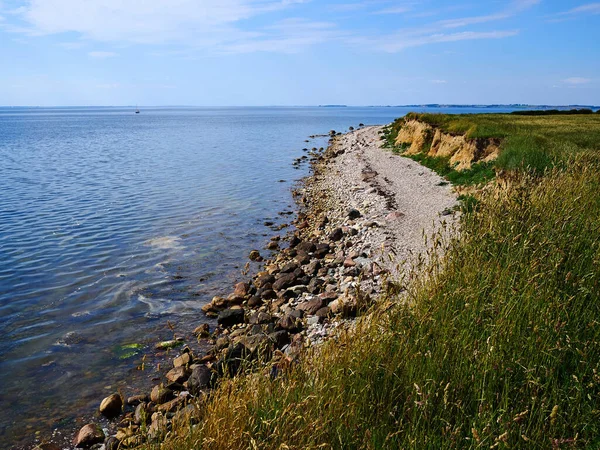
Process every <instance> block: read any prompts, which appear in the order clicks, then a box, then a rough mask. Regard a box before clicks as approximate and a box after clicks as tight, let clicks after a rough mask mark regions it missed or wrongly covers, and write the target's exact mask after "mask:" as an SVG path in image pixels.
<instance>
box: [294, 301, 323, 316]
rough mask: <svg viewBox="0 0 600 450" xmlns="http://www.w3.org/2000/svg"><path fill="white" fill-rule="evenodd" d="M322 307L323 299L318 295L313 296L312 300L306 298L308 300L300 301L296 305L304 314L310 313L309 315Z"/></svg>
mask: <svg viewBox="0 0 600 450" xmlns="http://www.w3.org/2000/svg"><path fill="white" fill-rule="evenodd" d="M322 307H323V299H321V298H319V297H317V298H313V299H312V300H308V301H306V302H303V303H300V304H299V305H298V309H299V310H301V311H304V312H305V313H306V314H310V315H313V314H315V313H316V312H317V311H318V310H319V309H321V308H322Z"/></svg>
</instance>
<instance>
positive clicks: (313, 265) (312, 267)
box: [304, 259, 321, 277]
mask: <svg viewBox="0 0 600 450" xmlns="http://www.w3.org/2000/svg"><path fill="white" fill-rule="evenodd" d="M320 268H321V262H320V261H319V260H318V259H315V260H314V261H312V262H310V263H309V264H308V265H307V266H306V269H305V270H304V272H306V274H307V275H310V276H311V277H314V276H315V275H316V274H317V272H319V269H320Z"/></svg>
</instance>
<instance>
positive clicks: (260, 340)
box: [237, 334, 268, 353]
mask: <svg viewBox="0 0 600 450" xmlns="http://www.w3.org/2000/svg"><path fill="white" fill-rule="evenodd" d="M267 342H268V338H267V336H265V335H264V334H255V335H254V336H242V337H241V338H240V339H239V340H238V341H237V343H238V344H241V345H243V346H244V347H246V348H247V349H248V351H249V352H250V353H252V352H254V351H255V350H257V349H258V348H261V347H264V346H265V344H266V343H267Z"/></svg>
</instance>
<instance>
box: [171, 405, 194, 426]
mask: <svg viewBox="0 0 600 450" xmlns="http://www.w3.org/2000/svg"><path fill="white" fill-rule="evenodd" d="M199 416H200V411H198V408H197V407H196V406H195V405H187V406H186V407H185V408H182V409H180V410H179V411H177V412H176V413H175V416H173V425H174V426H175V427H176V428H184V427H189V426H190V425H193V424H195V423H198V422H199Z"/></svg>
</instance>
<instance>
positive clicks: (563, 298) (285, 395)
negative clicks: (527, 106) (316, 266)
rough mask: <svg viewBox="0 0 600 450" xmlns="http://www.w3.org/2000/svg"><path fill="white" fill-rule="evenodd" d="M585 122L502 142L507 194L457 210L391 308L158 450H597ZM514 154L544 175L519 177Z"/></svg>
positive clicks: (590, 154) (595, 282) (234, 385)
mask: <svg viewBox="0 0 600 450" xmlns="http://www.w3.org/2000/svg"><path fill="white" fill-rule="evenodd" d="M473 117H474V116H473ZM515 117H516V118H517V119H519V120H520V119H521V117H525V118H527V119H530V117H529V116H513V118H515ZM588 118H589V116H587V115H581V116H569V121H571V120H572V122H569V123H570V125H571V126H572V127H573V128H579V127H584V125H583V124H582V123H580V122H579V121H581V122H583V123H585V124H586V125H585V127H587V128H586V131H585V132H581V133H580V135H578V136H577V139H571V137H570V136H571V133H572V130H571V129H564V128H563V127H562V125H555V126H556V127H557V128H556V129H554V128H553V125H551V123H555V124H557V123H561V122H562V118H561V120H560V121H558V122H556V121H555V119H556V116H545V117H542V118H540V117H533V119H534V120H535V127H539V128H540V129H545V130H547V131H548V133H546V134H545V135H544V134H538V133H534V132H532V133H524V134H522V135H521V137H519V135H512V134H509V135H507V137H508V139H507V140H508V141H509V143H510V142H512V144H510V145H514V148H515V149H521V150H520V151H522V152H523V153H518V151H517V150H513V152H514V153H513V154H512V155H511V154H510V153H509V155H508V156H505V158H507V161H505V162H503V164H506V165H507V166H508V167H510V170H511V171H512V173H513V177H512V179H511V182H510V183H509V184H507V185H506V186H502V187H500V186H494V185H492V186H491V187H490V188H488V189H486V190H484V191H482V192H480V193H479V194H478V197H477V199H475V198H472V197H469V196H466V197H465V198H463V214H462V215H461V218H460V230H461V232H460V233H455V234H452V235H451V236H452V237H451V238H447V239H442V238H441V237H439V236H438V237H437V238H436V239H433V246H432V249H431V251H430V255H429V256H430V258H429V259H427V261H428V262H427V263H425V262H423V261H425V259H424V260H422V261H421V263H420V264H418V265H417V266H416V267H415V271H414V272H413V273H412V274H410V276H409V277H408V278H407V279H411V280H412V282H411V283H407V284H406V286H405V287H406V288H407V289H408V290H407V292H406V294H405V296H403V297H399V294H398V289H397V286H398V283H400V281H397V282H396V283H395V284H390V287H389V289H388V290H387V294H386V295H384V296H383V297H382V298H380V299H379V301H378V303H377V305H376V306H375V307H374V309H373V310H371V311H370V312H369V314H367V315H366V316H364V318H363V319H362V320H359V321H358V324H357V327H356V329H355V330H354V331H352V332H347V333H345V334H343V335H341V336H340V337H339V339H337V340H336V341H335V342H333V341H331V342H329V343H327V344H325V345H324V346H323V347H322V348H320V349H318V350H316V351H313V352H312V353H307V354H306V355H305V356H304V359H303V360H302V361H301V362H300V363H299V364H297V365H294V366H292V367H289V368H288V370H287V371H285V372H284V373H283V375H282V376H280V377H278V378H272V377H270V376H268V371H264V372H254V373H252V374H248V375H246V376H242V377H238V378H236V379H234V380H229V381H226V382H224V383H223V384H221V386H220V387H219V388H218V389H217V391H216V392H215V393H214V395H213V396H212V397H211V399H210V400H209V401H208V403H206V404H205V405H204V407H203V409H202V410H203V415H202V420H201V422H200V423H199V424H198V425H197V426H196V427H195V428H194V429H189V428H186V427H180V428H177V429H176V430H174V431H173V432H172V433H171V436H170V438H169V439H168V440H167V441H166V443H164V444H162V446H161V448H162V449H167V450H179V449H189V448H203V449H204V448H206V449H400V448H401V449H450V448H457V449H463V448H467V449H471V448H472V449H478V448H480V449H489V448H497V449H508V448H532V449H571V448H600V195H599V194H598V193H599V192H600V155H599V152H600V140H598V139H596V137H598V136H599V133H600V125H599V124H600V122H597V123H594V124H590V123H589V122H587V121H588ZM444 120H448V122H447V125H448V126H450V125H451V124H452V122H451V121H449V120H450V119H444ZM458 120H459V122H460V123H463V120H464V119H462V118H459V119H458ZM478 120H482V121H484V122H485V123H489V120H491V119H489V118H488V117H486V118H484V119H479V118H476V119H475V120H474V122H475V123H477V121H478ZM545 121H548V122H547V123H544V122H545ZM501 128H502V127H500V126H499V129H501ZM487 129H491V127H488V128H487ZM492 131H494V130H493V129H492ZM474 132H477V130H475V131H474ZM529 135H531V136H532V138H531V139H529V138H528V137H522V136H529ZM540 136H543V137H544V138H545V139H542V140H539V139H537V137H540ZM558 136H566V138H565V139H564V141H562V142H561V139H560V138H559V137H558ZM513 139H515V140H514V141H512V140H513ZM518 139H525V141H523V142H522V141H519V140H518ZM585 142H587V143H588V144H589V145H588V146H587V147H586V146H585V145H584V144H583V143H585ZM536 145H542V146H544V147H543V148H537V147H536ZM546 145H548V146H549V148H547V147H546ZM510 148H511V147H510V146H508V147H506V148H505V150H506V149H510ZM527 149H529V150H527ZM529 151H533V152H536V151H540V152H542V153H541V154H543V155H548V156H550V157H551V158H552V160H553V161H554V162H555V163H554V164H553V165H552V166H550V167H548V166H545V165H544V171H543V172H541V173H539V172H537V169H536V170H534V171H532V170H530V168H531V167H537V165H536V164H537V162H536V161H537V158H538V157H539V156H534V157H532V156H531V155H529V153H528V152H529ZM523 158H525V159H528V158H529V159H530V161H529V163H527V164H525V163H523V161H524V159H523ZM556 161H560V162H561V163H560V164H556ZM542 162H543V161H542ZM149 448H152V446H149Z"/></svg>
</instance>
